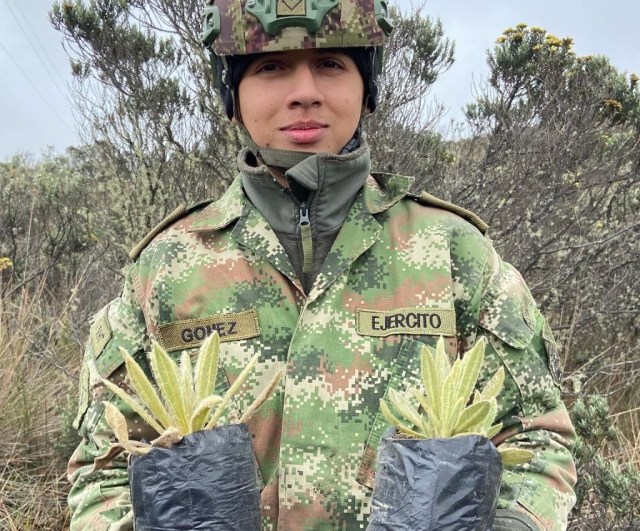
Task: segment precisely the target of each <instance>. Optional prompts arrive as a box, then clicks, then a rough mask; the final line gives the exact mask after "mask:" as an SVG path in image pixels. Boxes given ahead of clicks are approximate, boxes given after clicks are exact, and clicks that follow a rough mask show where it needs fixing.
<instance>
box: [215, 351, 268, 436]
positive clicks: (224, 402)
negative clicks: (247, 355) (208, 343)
mask: <svg viewBox="0 0 640 531" xmlns="http://www.w3.org/2000/svg"><path fill="white" fill-rule="evenodd" d="M259 359H260V353H259V352H258V353H257V354H256V355H255V356H254V357H253V358H251V360H250V361H249V363H248V364H247V366H246V367H245V368H244V369H242V372H241V373H240V374H239V375H238V378H237V379H236V381H235V382H233V385H231V387H229V389H228V390H227V392H226V393H225V394H224V396H223V397H222V402H221V403H220V405H219V406H218V408H217V409H216V411H215V413H214V414H213V416H212V417H211V419H209V422H207V425H206V426H205V428H206V429H211V428H215V427H216V424H217V423H218V420H220V417H221V416H222V414H223V413H224V410H225V408H226V407H227V404H228V403H229V401H230V400H231V398H232V397H233V396H234V395H235V394H236V393H237V392H238V390H239V389H240V387H241V386H242V384H243V383H244V382H245V380H246V379H247V378H248V376H249V373H250V372H251V371H252V370H253V368H254V367H255V365H256V363H258V360H259Z"/></svg>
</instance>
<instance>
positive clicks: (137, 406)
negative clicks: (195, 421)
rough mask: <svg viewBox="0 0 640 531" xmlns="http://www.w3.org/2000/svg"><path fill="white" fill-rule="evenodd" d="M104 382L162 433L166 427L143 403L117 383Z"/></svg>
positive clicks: (103, 381) (104, 380)
mask: <svg viewBox="0 0 640 531" xmlns="http://www.w3.org/2000/svg"><path fill="white" fill-rule="evenodd" d="M102 384H103V385H104V386H105V387H106V388H107V389H109V391H111V392H112V393H113V394H114V395H116V396H117V397H118V398H119V399H120V400H122V401H123V402H124V403H125V404H126V405H127V406H129V407H130V408H131V409H132V410H133V411H134V412H135V413H137V414H138V415H139V416H140V418H141V419H142V420H144V421H145V422H146V423H147V424H148V425H149V426H151V427H152V428H153V429H154V430H156V432H158V433H162V432H163V431H164V428H163V427H162V426H160V424H158V421H157V420H156V419H155V418H154V417H153V415H151V414H150V413H149V412H148V411H147V410H146V409H145V408H144V406H143V405H142V404H140V403H139V402H138V401H136V400H135V399H134V398H133V397H131V396H129V395H128V394H127V393H125V392H124V391H123V390H122V389H120V388H119V387H118V386H117V385H115V384H114V383H113V382H110V381H109V380H106V379H104V378H103V379H102Z"/></svg>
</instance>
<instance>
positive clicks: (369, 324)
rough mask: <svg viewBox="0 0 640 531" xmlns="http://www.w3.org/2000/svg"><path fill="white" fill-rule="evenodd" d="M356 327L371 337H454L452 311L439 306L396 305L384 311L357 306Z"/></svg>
mask: <svg viewBox="0 0 640 531" xmlns="http://www.w3.org/2000/svg"><path fill="white" fill-rule="evenodd" d="M356 328H357V331H358V334H360V335H362V336H374V337H387V336H390V335H394V334H412V335H428V336H436V335H437V336H440V335H442V336H454V335H455V334H456V312H455V310H442V309H439V308H396V309H393V310H386V311H379V310H366V309H363V308H358V309H357V310H356Z"/></svg>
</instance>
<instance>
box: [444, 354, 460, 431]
mask: <svg viewBox="0 0 640 531" xmlns="http://www.w3.org/2000/svg"><path fill="white" fill-rule="evenodd" d="M461 371H462V365H461V362H460V360H459V359H458V360H456V361H455V362H454V364H453V366H452V367H451V372H449V374H448V375H447V377H446V378H445V379H444V383H443V384H442V410H441V412H440V419H439V421H440V425H441V426H442V427H443V428H445V429H446V423H447V419H449V418H450V417H451V413H452V409H453V406H454V405H455V402H456V400H457V398H458V382H459V379H460V373H461Z"/></svg>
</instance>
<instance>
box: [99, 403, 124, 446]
mask: <svg viewBox="0 0 640 531" xmlns="http://www.w3.org/2000/svg"><path fill="white" fill-rule="evenodd" d="M102 403H103V404H104V417H105V420H106V421H107V424H108V425H109V427H110V428H111V429H112V430H113V434H114V435H115V436H116V439H118V442H120V443H121V444H124V443H126V442H128V441H129V430H128V428H127V419H125V418H124V415H123V414H122V412H121V411H120V410H119V409H118V408H117V407H116V406H115V405H114V404H112V403H111V402H107V401H106V400H105V401H103V402H102Z"/></svg>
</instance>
